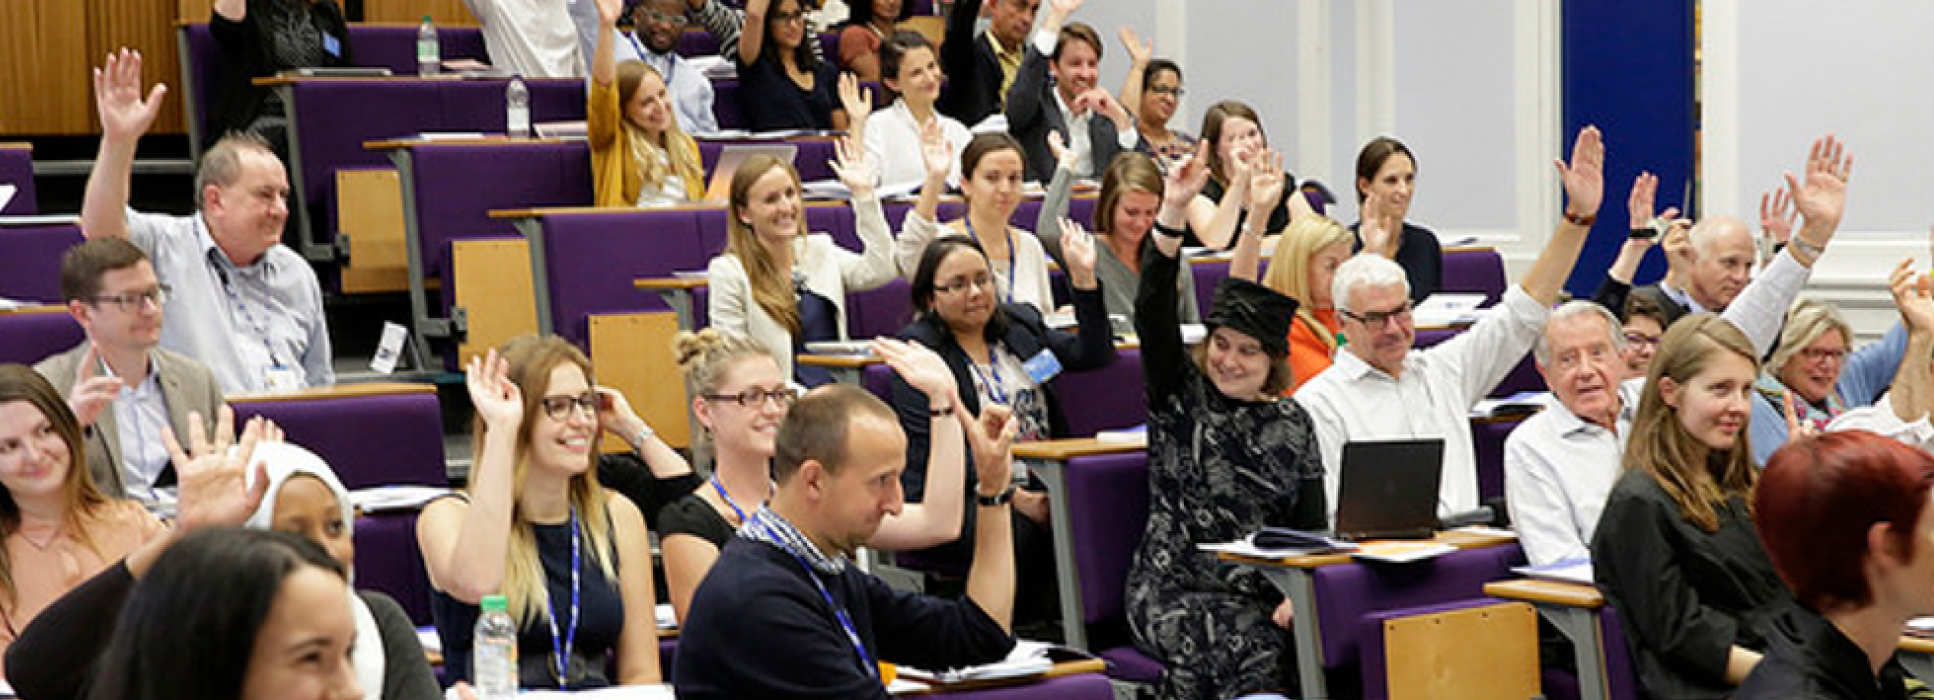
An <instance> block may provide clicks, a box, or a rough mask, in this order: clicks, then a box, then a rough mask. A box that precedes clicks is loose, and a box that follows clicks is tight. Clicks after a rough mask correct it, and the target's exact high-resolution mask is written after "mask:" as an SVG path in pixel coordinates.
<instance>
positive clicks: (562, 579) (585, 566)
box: [430, 523, 652, 690]
mask: <svg viewBox="0 0 1934 700" xmlns="http://www.w3.org/2000/svg"><path fill="white" fill-rule="evenodd" d="M531 532H532V533H533V534H534V535H535V536H536V539H537V556H538V559H540V560H541V561H542V562H543V565H544V582H545V588H546V589H547V592H548V593H549V595H550V599H551V609H552V610H553V611H555V614H556V616H557V628H558V634H559V637H558V642H559V643H561V642H562V639H563V636H564V634H565V630H566V629H567V628H568V627H569V626H570V624H571V526H570V525H569V524H568V523H558V524H555V525H532V526H531ZM614 539H615V537H614ZM589 544H590V541H589V540H588V539H587V540H583V541H581V542H580V543H579V546H580V547H582V548H583V549H582V550H581V552H582V554H581V567H580V569H579V572H580V573H579V584H578V588H579V603H578V605H579V608H578V618H579V621H578V627H577V639H576V641H575V642H574V643H573V645H572V647H571V656H570V662H569V666H568V668H569V670H568V672H567V673H568V674H569V676H570V678H569V682H568V687H569V688H570V689H572V690H576V689H580V688H602V687H606V686H609V685H611V684H612V683H611V679H610V678H609V677H607V676H606V675H605V670H606V669H607V668H610V667H611V654H612V652H613V651H614V650H616V649H617V646H618V637H619V635H621V634H622V633H623V632H624V625H625V601H624V595H623V593H621V592H620V591H619V590H618V582H617V581H615V580H612V579H610V578H606V577H605V575H604V569H603V567H600V566H599V565H598V561H597V554H596V553H595V552H593V551H592V548H591V547H589V546H588V545H589ZM611 570H612V571H613V572H616V571H617V570H618V555H617V553H615V552H614V553H613V556H612V561H611ZM430 612H431V613H432V614H433V616H434V617H435V618H436V628H437V636H438V637H441V638H442V639H443V665H444V669H445V671H447V672H448V676H449V679H450V680H451V681H457V680H470V653H471V641H472V640H471V635H472V634H473V630H474V629H475V627H476V626H477V606H475V605H471V604H469V603H464V602H461V601H458V600H457V599H455V598H452V597H450V596H449V595H448V594H446V593H444V592H443V591H438V590H431V591H430ZM651 613H652V611H649V610H647V611H642V612H641V614H651ZM556 649H557V645H556V644H555V643H553V640H552V638H551V626H550V621H549V618H547V617H545V615H544V613H543V611H541V610H539V611H536V612H534V613H533V614H532V615H531V616H530V619H528V620H523V621H522V624H521V625H520V626H519V627H518V632H517V666H518V677H519V682H518V684H519V685H520V686H521V687H525V688H546V689H556V688H559V687H560V685H559V682H558V678H557V667H556V665H555V664H556V663H557V661H556V659H557V654H556Z"/></svg>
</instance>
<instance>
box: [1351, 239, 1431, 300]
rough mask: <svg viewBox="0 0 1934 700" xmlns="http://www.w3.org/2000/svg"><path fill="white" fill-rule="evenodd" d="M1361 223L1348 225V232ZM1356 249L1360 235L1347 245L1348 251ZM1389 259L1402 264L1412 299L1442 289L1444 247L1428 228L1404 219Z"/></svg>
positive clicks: (1422, 298) (1359, 248)
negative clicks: (1394, 252) (1399, 236)
mask: <svg viewBox="0 0 1934 700" xmlns="http://www.w3.org/2000/svg"><path fill="white" fill-rule="evenodd" d="M1362 226H1363V222H1361V221H1359V222H1356V223H1354V224H1350V231H1352V232H1355V231H1357V230H1358V229H1359V228H1361V227H1362ZM1359 250H1363V239H1362V238H1358V239H1357V240H1356V242H1355V243H1351V244H1350V252H1352V253H1354V252H1356V251H1359ZM1391 259H1392V260H1394V261H1396V263H1397V264H1398V265H1399V266H1401V267H1403V274H1404V278H1405V279H1408V280H1409V281H1410V300H1411V301H1415V302H1422V301H1423V300H1424V299H1425V298H1427V297H1429V296H1430V295H1432V294H1436V293H1437V290H1438V289H1442V288H1443V286H1444V247H1443V245H1441V244H1439V243H1438V242H1437V234H1435V233H1432V232H1431V231H1430V229H1427V228H1424V227H1422V226H1418V225H1415V224H1412V223H1410V222H1408V221H1406V222H1404V225H1403V240H1402V241H1401V242H1399V243H1397V257H1395V258H1391Z"/></svg>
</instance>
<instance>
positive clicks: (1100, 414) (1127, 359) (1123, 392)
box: [1054, 349, 1148, 436]
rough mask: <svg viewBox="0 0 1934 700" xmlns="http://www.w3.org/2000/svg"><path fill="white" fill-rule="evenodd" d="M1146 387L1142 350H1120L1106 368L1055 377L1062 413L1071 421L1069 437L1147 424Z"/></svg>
mask: <svg viewBox="0 0 1934 700" xmlns="http://www.w3.org/2000/svg"><path fill="white" fill-rule="evenodd" d="M1145 386H1146V383H1145V382H1143V381H1142V351H1141V350H1139V349H1137V350H1117V351H1116V352H1115V361H1114V362H1111V363H1108V365H1107V366H1104V367H1100V368H1097V369H1091V370H1087V371H1085V372H1062V373H1061V376H1058V377H1055V378H1054V388H1055V393H1056V394H1058V395H1059V396H1060V400H1061V412H1062V413H1063V414H1065V415H1066V416H1067V418H1068V434H1069V435H1076V436H1082V435H1093V434H1095V433H1097V432H1100V431H1103V430H1114V429H1119V428H1127V427H1132V426H1136V425H1141V424H1142V423H1146V422H1148V399H1147V398H1146V397H1145V396H1144V395H1143V388H1144V387H1145Z"/></svg>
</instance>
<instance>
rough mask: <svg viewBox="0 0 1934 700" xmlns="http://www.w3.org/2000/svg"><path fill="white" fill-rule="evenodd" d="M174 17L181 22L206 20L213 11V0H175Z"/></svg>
mask: <svg viewBox="0 0 1934 700" xmlns="http://www.w3.org/2000/svg"><path fill="white" fill-rule="evenodd" d="M175 7H176V8H178V10H177V11H176V12H175V18H176V19H178V20H180V21H183V22H206V21H208V16H209V15H210V14H212V13H214V11H215V0H176V3H175Z"/></svg>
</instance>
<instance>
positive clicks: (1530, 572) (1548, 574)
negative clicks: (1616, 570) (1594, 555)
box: [1511, 557, 1593, 586]
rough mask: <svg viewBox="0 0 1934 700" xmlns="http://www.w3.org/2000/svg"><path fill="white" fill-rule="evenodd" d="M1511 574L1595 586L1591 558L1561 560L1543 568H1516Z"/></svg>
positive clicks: (1512, 569)
mask: <svg viewBox="0 0 1934 700" xmlns="http://www.w3.org/2000/svg"><path fill="white" fill-rule="evenodd" d="M1511 573H1514V574H1518V575H1520V576H1528V577H1530V578H1535V579H1543V580H1546V581H1558V582H1560V583H1576V584H1579V585H1582V586H1590V585H1593V583H1592V581H1593V579H1592V560H1591V557H1578V558H1576V559H1561V560H1558V561H1554V562H1551V563H1549V564H1544V565H1542V566H1516V567H1512V568H1511Z"/></svg>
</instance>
